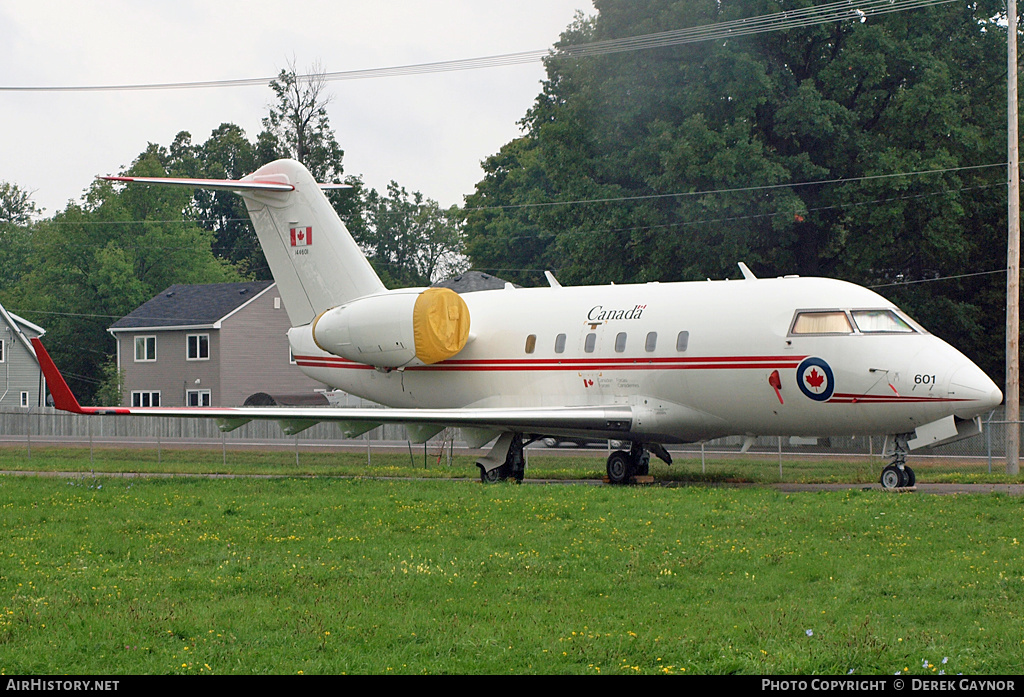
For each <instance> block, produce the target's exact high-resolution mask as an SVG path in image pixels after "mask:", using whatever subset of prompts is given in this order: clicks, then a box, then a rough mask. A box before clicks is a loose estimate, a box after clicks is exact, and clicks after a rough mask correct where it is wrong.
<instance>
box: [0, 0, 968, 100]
mask: <svg viewBox="0 0 1024 697" xmlns="http://www.w3.org/2000/svg"><path fill="white" fill-rule="evenodd" d="M954 1H955V0H859V1H858V0H840V1H839V2H831V3H826V4H824V5H816V6H811V7H806V8H802V9H796V10H787V11H783V12H775V13H772V14H769V15H762V16H759V17H748V18H744V19H736V20H730V21H727V22H719V23H716V24H707V25H702V26H699V27H690V28H687V29H675V30H670V31H663V32H657V33H653V34H644V35H642V36H631V37H626V38H621V39H608V40H605V41H594V42H591V43H587V44H577V45H570V46H560V47H557V48H555V49H551V50H549V49H541V50H533V51H520V52H516V53H504V54H499V55H495V56H483V57H478V58H463V59H459V60H450V61H434V62H430V63H415V64H411V65H397V66H389V67H381V68H368V69H364V70H345V71H336V72H326V73H322V74H317V75H312V76H311V75H303V76H300V77H302V78H310V77H316V78H317V79H322V80H326V81H329V82H337V81H347V80H367V79H376V78H382V77H400V76H407V75H427V74H436V73H447V72H457V71H463V70H479V69H483V68H495V67H502V66H510V65H523V64H527V63H535V62H537V61H539V60H558V59H566V58H590V57H593V56H601V55H607V54H611V53H623V52H627V51H640V50H647V49H655V48H664V47H668V46H680V45H684V44H691V43H697V42H703V41H715V40H723V39H733V38H739V37H743V36H752V35H754V34H763V33H766V32H774V31H784V30H787V29H797V28H801V27H809V26H815V25H820V24H830V23H833V22H843V21H859V22H865V21H866V20H867V18H868V17H874V16H878V15H884V14H890V13H893V12H904V11H908V10H915V9H920V8H926V7H932V6H935V5H944V4H947V3H950V2H954ZM274 79H276V76H272V77H256V78H239V79H232V80H196V81H189V82H157V83H142V84H131V85H64V86H15V85H9V86H0V92H131V91H153V90H185V89H210V88H221V87H251V86H261V87H262V86H266V84H267V83H268V82H270V81H271V80H274Z"/></svg>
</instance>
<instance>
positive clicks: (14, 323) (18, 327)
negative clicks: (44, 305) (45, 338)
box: [0, 305, 46, 357]
mask: <svg viewBox="0 0 1024 697" xmlns="http://www.w3.org/2000/svg"><path fill="white" fill-rule="evenodd" d="M0 319H2V320H3V321H4V322H6V323H7V325H8V326H10V328H11V331H13V332H14V336H15V337H17V339H18V341H20V342H21V343H22V344H24V345H25V348H27V349H28V352H29V353H30V354H32V356H33V357H35V355H36V350H35V349H34V348H32V344H31V343H30V342H29V340H28V337H27V336H25V332H24V331H23V328H25V329H28V330H29V331H30V332H33V333H35V334H36V335H37V336H42V335H43V334H45V333H46V330H45V329H43V328H42V327H40V326H39V325H36V324H33V323H32V322H29V321H28V320H27V319H24V318H23V317H19V316H18V315H16V314H14V313H13V312H8V311H7V309H6V308H5V307H4V306H3V305H0Z"/></svg>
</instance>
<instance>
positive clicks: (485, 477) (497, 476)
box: [477, 465, 509, 484]
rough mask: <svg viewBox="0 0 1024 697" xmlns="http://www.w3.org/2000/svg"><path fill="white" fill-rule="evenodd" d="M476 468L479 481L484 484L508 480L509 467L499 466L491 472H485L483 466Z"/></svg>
mask: <svg viewBox="0 0 1024 697" xmlns="http://www.w3.org/2000/svg"><path fill="white" fill-rule="evenodd" d="M477 467H479V468H480V481H481V482H483V483H484V484H495V483H497V482H503V481H505V480H506V479H508V475H509V471H508V470H509V467H508V466H507V465H501V466H500V467H495V468H494V469H492V470H485V469H484V467H483V465H477Z"/></svg>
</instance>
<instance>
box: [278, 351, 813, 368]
mask: <svg viewBox="0 0 1024 697" xmlns="http://www.w3.org/2000/svg"><path fill="white" fill-rule="evenodd" d="M803 358H804V356H716V357H707V358H580V359H576V358H566V359H557V358H540V359H519V358H513V359H490V360H459V361H443V362H441V363H437V364H435V365H430V366H414V367H411V368H409V370H426V371H460V372H470V371H557V370H562V371H565V370H569V371H573V370H651V369H671V370H718V369H728V368H732V369H757V368H796V367H797V365H798V364H799V362H800V361H801V360H803ZM295 360H296V363H298V364H299V365H301V366H306V367H312V368H352V369H363V370H365V369H370V368H372V366H369V365H365V364H363V363H356V362H355V361H351V360H349V359H347V358H338V357H334V356H302V355H300V356H296V357H295Z"/></svg>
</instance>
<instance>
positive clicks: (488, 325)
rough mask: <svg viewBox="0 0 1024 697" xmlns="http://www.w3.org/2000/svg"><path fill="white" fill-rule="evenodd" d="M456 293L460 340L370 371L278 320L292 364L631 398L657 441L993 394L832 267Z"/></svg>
mask: <svg viewBox="0 0 1024 697" xmlns="http://www.w3.org/2000/svg"><path fill="white" fill-rule="evenodd" d="M393 292H410V291H393ZM462 297H463V299H464V300H465V302H466V305H467V306H468V308H469V312H470V317H471V329H470V340H469V342H468V343H467V345H466V346H465V348H463V349H462V350H461V351H460V352H459V353H458V354H457V355H455V356H453V357H451V358H449V359H447V360H444V361H441V362H439V363H435V364H433V365H409V366H408V367H406V368H400V369H393V370H383V369H378V368H374V367H373V366H371V365H366V364H362V363H359V362H355V361H352V360H348V359H345V358H340V357H338V356H335V355H332V354H330V353H327V352H325V351H323V350H321V349H320V348H319V347H317V345H316V344H315V342H314V341H313V339H312V335H311V331H310V328H309V325H306V326H303V327H296V328H293V329H292V330H291V331H290V333H289V340H290V342H291V346H292V350H293V353H294V355H295V358H296V362H297V363H298V365H299V367H300V368H301V369H302V371H303V372H305V373H306V374H307V375H309V376H311V377H313V378H315V379H317V380H320V381H322V382H324V383H325V384H328V385H330V386H332V387H335V388H338V389H342V390H344V391H346V392H349V393H351V394H355V395H358V396H361V397H364V398H366V399H369V400H372V401H375V402H379V403H381V404H384V405H386V406H390V407H411V408H459V407H484V408H486V407H498V406H501V407H551V406H559V407H568V406H599V405H628V406H631V407H633V408H634V411H635V412H636V413H637V414H639V415H640V417H639V418H638V423H634V425H633V431H634V433H635V434H638V435H641V436H643V437H644V438H645V439H648V440H650V441H652V442H655V441H656V442H692V441H697V440H704V439H708V438H714V437H719V436H724V435H733V434H751V435H776V434H778V435H792V434H802V435H808V436H828V435H856V434H864V435H870V434H893V433H908V432H912V431H913V430H914V429H915V428H916V427H918V426H921V425H923V424H927V423H931V422H934V421H936V420H938V419H942V418H945V417H948V416H949V415H955V416H956V417H958V418H961V419H970V418H973V417H975V416H977V415H979V414H983V413H986V412H987V411H989V410H991V409H992V408H993V407H994V406H996V405H998V404H999V402H1000V401H1001V393H1000V391H999V389H998V388H997V387H996V385H995V384H994V383H992V381H991V380H989V378H988V377H987V376H985V374H984V373H983V372H982V371H981V370H980V369H979V368H978V367H977V366H975V365H974V364H973V363H972V362H971V361H970V360H969V359H968V358H967V357H965V356H964V355H963V354H961V353H960V352H958V351H957V350H956V349H954V348H952V347H951V346H949V345H948V344H947V343H945V342H944V341H942V340H941V339H939V338H937V337H935V336H933V335H931V334H929V333H928V332H926V331H925V330H924V329H922V328H921V327H919V326H918V325H917V324H916V323H914V322H913V320H911V319H910V318H909V317H907V316H906V315H904V314H903V313H902V312H900V311H899V310H898V308H896V307H895V306H894V305H893V304H892V303H890V302H889V301H887V300H885V299H884V298H883V297H881V296H880V295H878V294H877V293H874V292H873V291H870V290H867V289H865V288H862V287H860V286H856V285H854V284H850V283H846V282H843V281H837V280H832V279H823V278H795V277H790V278H775V279H744V280H739V281H706V282H687V283H648V284H637V285H609V286H574V287H551V288H511V287H508V288H506V289H503V290H492V291H478V292H474V293H466V294H464V295H463V296H462ZM798 316H802V317H801V319H800V321H799V322H798V321H797V317H798ZM844 318H845V319H844ZM844 322H845V324H844Z"/></svg>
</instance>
